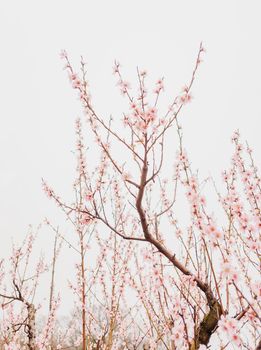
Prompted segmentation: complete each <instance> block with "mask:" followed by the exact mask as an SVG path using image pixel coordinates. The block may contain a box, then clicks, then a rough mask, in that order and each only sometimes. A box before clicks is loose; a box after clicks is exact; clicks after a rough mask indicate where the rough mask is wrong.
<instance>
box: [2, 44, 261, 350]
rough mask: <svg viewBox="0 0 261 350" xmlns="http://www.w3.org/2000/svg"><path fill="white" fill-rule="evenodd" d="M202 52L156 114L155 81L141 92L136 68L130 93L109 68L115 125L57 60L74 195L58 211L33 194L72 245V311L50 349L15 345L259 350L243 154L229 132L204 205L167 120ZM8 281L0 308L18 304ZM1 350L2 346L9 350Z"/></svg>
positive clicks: (256, 277) (252, 182)
mask: <svg viewBox="0 0 261 350" xmlns="http://www.w3.org/2000/svg"><path fill="white" fill-rule="evenodd" d="M203 53H204V48H203V47H202V45H200V48H199V52H198V55H197V59H196V64H195V68H194V70H193V72H192V77H191V80H190V81H189V83H188V84H187V85H186V86H185V87H184V88H183V89H182V92H181V93H180V94H179V95H178V96H176V97H175V98H174V99H173V100H172V101H171V103H170V106H169V107H167V108H166V109H164V106H162V105H161V103H160V101H161V97H162V94H163V92H164V80H163V79H159V80H158V81H157V82H156V84H155V87H154V88H153V91H152V92H150V91H148V90H147V73H146V71H140V70H139V69H137V81H138V84H137V85H138V92H137V93H136V94H135V95H133V94H132V89H131V88H130V84H129V83H128V82H127V81H125V80H124V78H123V76H122V72H121V68H120V65H119V63H118V62H115V66H114V74H115V75H116V77H117V82H118V86H119V87H120V90H121V93H122V95H123V97H124V98H125V99H126V102H127V112H126V113H123V118H122V120H121V122H119V121H115V120H114V119H113V118H112V117H110V118H105V117H102V116H100V114H99V113H98V112H96V108H95V107H94V105H93V103H92V100H91V96H90V88H89V85H88V81H87V71H86V64H85V62H84V61H83V60H81V65H80V72H79V73H77V72H76V71H75V70H74V69H73V67H72V65H71V63H70V61H69V58H68V55H67V53H66V52H65V51H63V52H62V54H61V56H62V59H63V60H64V61H65V69H66V70H67V72H68V75H69V80H70V82H71V84H72V87H73V88H74V90H75V91H76V93H77V95H78V97H79V99H80V101H81V104H82V107H83V111H84V117H83V120H82V119H77V121H76V136H77V147H76V153H77V172H76V174H77V175H76V181H75V183H74V185H73V193H74V197H73V199H72V201H71V202H65V201H64V200H63V199H62V198H61V197H60V196H58V195H57V194H56V192H55V191H54V190H53V189H52V188H51V187H50V186H49V185H48V184H47V183H46V182H45V181H44V182H43V187H44V190H45V192H46V194H47V195H48V197H50V198H51V199H53V200H54V201H55V203H56V204H57V205H58V206H59V208H61V209H62V210H63V212H64V213H65V215H66V218H67V220H68V221H70V222H71V224H72V225H73V228H74V230H75V232H76V234H77V237H78V245H77V246H76V247H74V251H75V252H76V253H77V254H78V256H79V263H78V264H77V265H76V273H75V275H76V282H75V283H71V284H70V286H69V287H70V289H71V290H72V291H73V293H74V294H75V296H76V300H78V301H77V305H78V312H76V314H75V315H74V317H73V319H72V320H71V323H70V325H69V328H68V329H67V330H65V331H64V330H61V331H59V335H58V336H57V337H56V340H55V341H51V339H50V337H48V336H47V335H45V336H43V337H42V338H41V339H46V340H44V341H45V343H44V344H43V341H42V343H41V341H39V340H37V339H38V338H37V337H36V340H34V338H33V337H31V338H30V339H29V340H27V344H30V346H31V348H30V349H65V348H66V349H70V348H71V349H81V350H87V349H88V350H89V349H97V350H98V349H106V350H109V349H114V350H116V349H130V350H131V349H132V350H134V349H137V350H138V349H170V350H178V349H189V350H196V349H200V350H204V349H213V350H214V349H249V350H250V349H256V350H258V349H259V350H260V349H261V340H260V306H261V305H260V303H261V281H260V264H261V260H260V242H261V240H260V229H261V215H260V205H261V188H260V177H259V176H258V172H257V167H256V165H255V163H254V158H253V155H252V150H251V149H250V147H249V146H248V144H246V145H243V144H242V143H241V141H240V135H239V132H235V133H234V135H233V136H232V143H233V146H234V153H233V155H232V159H231V165H230V167H229V168H228V169H226V170H224V171H223V173H222V177H223V184H224V189H223V190H222V191H219V190H217V189H216V187H215V186H214V188H215V190H216V195H215V196H216V197H215V198H216V203H215V204H214V207H213V203H212V200H211V201H210V200H208V199H207V198H208V197H209V196H208V194H207V195H205V193H207V190H206V187H207V185H208V184H209V182H210V181H208V180H204V179H203V181H202V180H200V178H199V175H198V173H197V172H195V171H193V168H192V165H191V162H190V160H189V157H188V154H187V152H186V150H185V148H184V136H183V130H182V127H181V124H180V120H179V119H180V116H181V113H182V110H183V109H184V106H185V105H186V104H187V103H188V102H190V100H191V89H192V86H193V82H194V79H195V76H196V73H197V70H198V67H199V66H200V63H201V57H202V55H203ZM173 135H175V140H176V143H175V147H176V152H175V151H173V147H174V146H173ZM87 141H88V144H86V142H87ZM87 146H88V147H87ZM93 155H95V156H93ZM170 164H171V166H170ZM209 186H213V185H212V183H211V182H210V184H209ZM203 191H205V192H204V193H203ZM213 208H214V209H215V212H216V214H214V213H213ZM64 240H65V239H64ZM65 242H66V243H68V241H67V240H65ZM92 250H95V251H96V252H97V255H96V259H95V261H94V260H93V257H92V258H91V256H92V255H91V251H92ZM17 280H19V279H18V277H17V278H14V279H13V283H15V284H14V286H13V290H14V294H6V293H4V292H3V293H2V294H1V297H2V298H3V300H5V303H4V305H5V304H6V303H9V300H10V301H13V299H14V300H16V301H17V299H18V301H19V290H18V289H17V288H19V289H21V288H22V286H21V287H19V285H18V284H17V283H16V281H17ZM26 293H27V292H26V291H25V295H26ZM17 296H18V297H17ZM14 297H15V298H14ZM6 298H7V299H6ZM10 298H11V299H10ZM12 298H13V299H12ZM20 299H21V298H20ZM24 300H27V299H24ZM22 303H23V302H22ZM53 303H54V302H53ZM11 304H12V303H11ZM23 304H24V305H25V309H26V307H27V310H28V305H31V304H26V302H24V303H23ZM51 304H52V302H51ZM52 308H53V309H56V304H54V306H52V307H51V309H52ZM34 310H35V309H34ZM25 312H26V311H25ZM35 312H36V311H34V313H35ZM26 320H27V323H26V325H27V324H28V322H29V321H30V317H29V316H28V315H27V316H26ZM79 320H80V321H79ZM11 324H12V322H11ZM30 324H34V322H31V323H30ZM30 324H29V325H30ZM52 325H53V326H52V330H53V329H54V327H55V326H54V322H53V321H52ZM26 327H27V328H26V329H27V332H28V331H29V328H28V327H29V326H28V325H27V326H26ZM31 328H32V327H31ZM77 330H78V333H77ZM16 334H17V333H16ZM44 334H45V333H44ZM27 335H28V334H27ZM7 338H8V337H7ZM11 338H12V337H11ZM12 342H13V343H14V344H17V341H16V339H14V337H13V338H12ZM12 342H11V341H10V340H9V342H8V341H6V343H4V344H8V346H9V347H6V348H5V349H16V348H15V347H13V348H12V347H11V345H12ZM25 343H26V342H25ZM10 344H11V345H10ZM18 348H19V347H18Z"/></svg>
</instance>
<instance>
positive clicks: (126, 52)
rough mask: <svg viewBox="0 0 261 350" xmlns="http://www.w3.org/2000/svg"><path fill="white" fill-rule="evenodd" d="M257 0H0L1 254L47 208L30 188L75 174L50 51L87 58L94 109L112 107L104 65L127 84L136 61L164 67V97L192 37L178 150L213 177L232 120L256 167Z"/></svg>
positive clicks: (64, 89) (61, 81) (159, 72)
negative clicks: (116, 67)
mask: <svg viewBox="0 0 261 350" xmlns="http://www.w3.org/2000/svg"><path fill="white" fill-rule="evenodd" d="M260 14H261V2H260V0H257V1H252V0H249V1H240V0H235V1H232V0H223V1H222V0H219V1H212V0H205V1H203V0H190V1H185V0H183V1H177V0H169V1H164V0H161V1H154V0H131V1H125V0H109V1H98V0H96V1H90V0H85V1H83V0H81V1H77V0H74V1H68V0H61V1H60V0H45V1H38V0H32V1H29V0H23V1H12V0H3V1H1V2H0V36H1V41H0V45H1V56H0V62H1V63H0V101H1V103H0V118H1V127H0V165H1V173H0V176H1V181H0V218H1V219H0V232H1V247H0V252H1V251H3V254H4V252H5V251H6V248H5V245H9V242H10V241H11V237H14V238H15V239H16V238H17V237H20V238H22V237H23V236H24V234H25V232H26V228H27V225H28V224H29V223H32V224H33V225H36V224H38V223H39V222H40V221H41V220H42V219H43V218H44V217H45V216H48V217H50V218H51V219H53V220H54V221H55V223H56V224H59V220H60V217H59V216H57V212H58V210H57V209H56V208H55V206H54V205H53V204H52V203H50V202H49V201H48V200H47V199H46V197H45V196H44V194H43V193H42V189H41V178H42V177H44V178H45V179H46V180H48V182H49V183H50V184H52V185H53V187H55V188H57V190H58V192H60V193H61V194H63V193H64V194H66V193H67V192H68V191H69V190H70V183H71V180H72V178H73V173H74V165H75V163H74V160H73V155H72V151H73V149H74V120H75V117H76V116H79V115H80V113H81V108H80V103H79V101H77V97H76V96H75V93H74V91H72V89H71V87H70V85H69V83H68V79H67V75H66V73H65V71H64V70H63V63H62V62H61V60H60V58H59V52H60V50H61V49H66V50H67V51H68V53H69V55H70V56H71V59H72V62H73V64H75V65H77V64H78V63H79V59H80V55H83V56H84V57H85V59H86V61H87V63H88V71H89V79H90V85H91V89H92V96H93V100H94V101H95V104H96V105H97V108H98V109H99V111H100V112H101V113H103V114H106V115H109V114H110V113H116V114H117V113H118V115H120V113H121V112H122V110H121V107H122V104H121V102H120V101H121V100H122V99H121V97H117V96H118V90H117V87H115V77H114V76H113V75H112V65H113V62H114V60H115V59H117V60H119V61H120V62H121V64H122V66H123V72H124V75H125V77H126V78H127V80H130V81H131V83H133V82H134V83H135V70H136V67H137V66H139V67H140V68H146V69H147V70H148V72H149V74H150V75H151V77H152V79H154V80H156V79H157V78H159V77H161V76H164V77H165V79H166V92H165V94H166V96H169V97H171V96H174V95H175V94H177V93H179V92H180V88H181V87H182V86H183V85H184V84H185V83H187V82H188V80H189V78H190V76H191V72H192V69H193V66H194V62H195V57H196V54H197V50H198V47H199V44H200V42H201V41H202V42H203V45H204V47H205V48H206V51H207V52H206V55H205V57H204V63H203V65H202V66H201V67H200V69H199V72H198V75H197V80H196V82H195V85H194V87H193V91H192V94H193V101H192V103H191V104H190V105H189V106H188V107H186V109H185V111H184V113H183V115H182V120H183V126H184V133H185V135H186V136H185V143H186V145H187V146H186V148H187V150H188V152H189V154H190V159H191V160H192V161H193V166H194V168H199V169H201V174H202V177H204V176H208V175H209V174H210V173H211V174H212V175H213V176H214V177H219V175H220V172H221V170H222V169H224V168H225V167H226V166H227V165H228V162H229V157H230V154H231V152H232V147H231V145H230V136H231V134H232V132H233V131H234V130H235V129H237V128H239V129H240V131H241V134H242V137H243V139H247V140H248V142H249V143H250V145H252V147H253V148H254V150H255V157H256V159H257V163H258V164H259V165H260V155H261V147H260V145H261V142H260V127H261V123H260V118H261V103H260V100H261V98H260V96H261V84H260V82H261V64H260V62H261V40H260V34H261V21H260Z"/></svg>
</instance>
